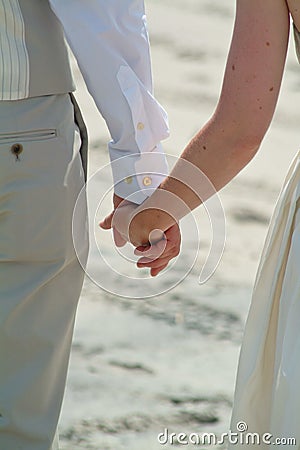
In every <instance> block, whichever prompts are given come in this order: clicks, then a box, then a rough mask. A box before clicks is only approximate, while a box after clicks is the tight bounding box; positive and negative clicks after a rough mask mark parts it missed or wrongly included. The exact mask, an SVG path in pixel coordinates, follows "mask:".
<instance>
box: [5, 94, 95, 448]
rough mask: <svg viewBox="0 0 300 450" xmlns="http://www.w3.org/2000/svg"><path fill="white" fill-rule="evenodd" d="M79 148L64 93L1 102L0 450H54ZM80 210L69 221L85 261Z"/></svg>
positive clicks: (74, 279)
mask: <svg viewBox="0 0 300 450" xmlns="http://www.w3.org/2000/svg"><path fill="white" fill-rule="evenodd" d="M79 148H80V138H79V134H78V131H76V125H75V122H74V107H73V104H72V102H71V98H70V96H69V95H68V94H64V95H53V96H45V97H36V98H31V99H26V100H20V101H11V102H7V101H2V102H0V449H1V450H19V449H20V450H50V449H56V448H57V447H56V445H54V444H53V440H54V439H56V438H55V432H56V428H57V422H58V418H59V413H60V409H61V403H62V398H63V393H64V388H65V381H66V373H67V367H68V361H69V354H70V346H71V340H72V333H73V326H74V319H75V313H76V308H77V302H78V298H79V295H80V291H81V287H82V283H83V276H84V271H83V269H82V267H81V266H80V264H79V263H78V260H77V256H76V254H75V251H74V247H73V239H72V213H73V208H74V205H75V202H76V199H77V196H78V194H79V192H80V190H81V188H82V187H83V186H84V171H83V168H82V162H81V157H80V153H79ZM85 207H86V205H82V219H80V220H82V223H80V224H78V223H77V224H76V229H77V237H76V238H77V239H81V242H80V245H79V247H78V248H79V249H80V251H82V252H83V253H84V254H86V253H87V245H88V239H87V223H86V209H85ZM78 230H79V232H78ZM80 230H81V232H80ZM77 246H78V243H77ZM52 444H53V446H52Z"/></svg>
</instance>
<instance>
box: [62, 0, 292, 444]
mask: <svg viewBox="0 0 300 450" xmlns="http://www.w3.org/2000/svg"><path fill="white" fill-rule="evenodd" d="M234 3H235V2H234V1H233V0H223V1H222V2H220V0H202V1H198V0H164V1H163V2H162V1H160V0H147V1H146V4H147V13H148V25H149V31H150V40H151V44H152V60H153V73H154V80H155V95H156V97H157V99H158V100H159V101H160V103H161V104H162V105H163V106H164V107H165V109H166V110H167V111H168V113H169V120H170V128H171V137H170V138H169V139H168V140H166V141H165V143H164V148H165V150H166V152H167V153H168V154H170V155H173V156H174V157H175V156H177V155H179V153H180V152H181V150H182V149H183V148H184V146H185V144H186V143H187V142H188V140H189V139H190V138H191V137H192V135H193V134H194V133H195V132H196V131H197V130H198V129H199V128H200V127H201V125H203V124H204V123H205V122H206V120H207V119H208V118H209V117H210V115H211V114H212V112H213V110H214V107H215V105H216V102H217V99H218V94H219V91H220V87H221V80H222V75H223V70H224V64H225V58H226V54H227V50H228V46H229V43H230V38H231V32H232V26H233V16H234ZM279 32H280V30H279ZM286 68H287V70H286V74H285V78H284V82H283V86H282V91H281V96H280V100H279V104H278V108H277V112H276V114H275V117H274V120H273V123H272V126H271V128H270V130H269V132H268V134H267V136H266V138H265V140H264V142H263V145H262V147H261V150H260V152H259V154H258V155H257V156H256V157H255V159H254V160H253V161H252V162H251V163H250V164H249V166H248V167H247V168H246V169H244V170H243V171H242V173H241V174H240V175H239V176H238V177H237V178H236V179H235V180H234V181H233V182H232V183H231V184H230V185H228V186H227V187H225V188H224V189H223V190H222V191H221V193H220V198H221V201H222V204H223V207H224V211H225V215H226V222H227V225H226V234H227V237H226V248H225V252H224V255H223V258H222V261H221V263H220V265H219V267H218V269H217V271H216V272H215V274H214V275H213V276H212V277H211V278H210V279H209V281H208V282H207V283H205V284H204V285H199V283H198V278H199V273H200V269H201V267H200V266H201V261H203V258H204V256H205V254H206V253H207V249H208V245H209V239H210V236H209V228H208V226H207V223H206V222H205V220H206V219H205V211H203V208H199V210H198V211H196V212H195V213H194V216H193V219H192V220H190V221H189V220H187V223H185V224H183V252H182V255H181V256H179V257H178V259H177V260H176V262H175V263H174V265H173V266H172V267H171V269H170V270H169V271H168V272H167V273H166V274H163V275H162V276H161V277H158V279H157V280H156V281H155V283H156V284H155V289H156V290H158V291H162V290H165V289H168V288H169V287H170V286H171V285H172V283H173V284H176V283H178V284H177V286H175V287H174V288H173V289H170V290H169V291H168V292H166V293H165V294H164V295H161V296H156V297H154V298H152V299H148V300H130V299H127V300H126V299H122V298H120V297H117V296H116V295H111V294H109V293H107V292H105V291H104V290H103V289H101V288H100V287H99V286H97V284H95V283H94V282H92V281H91V280H90V279H89V278H87V279H86V282H85V285H84V289H83V292H82V297H81V301H80V305H79V309H78V315H77V322H76V328H75V336H74V342H73V347H72V355H71V361H70V369H69V375H68V381H67V389H66V395H65V399H64V404H63V410H62V415H61V420H60V434H61V448H62V450H76V449H93V450H123V449H126V450H138V449H139V450H158V449H160V448H173V447H175V448H178V447H179V448H180V445H179V446H177V445H171V444H166V445H161V444H160V443H159V442H158V438H157V437H158V434H159V433H161V432H163V431H164V430H165V429H166V428H167V429H168V430H169V432H170V433H172V432H174V433H177V434H178V433H180V432H184V433H187V434H188V433H192V432H193V433H198V434H201V433H203V432H210V433H216V434H217V435H220V434H221V433H223V432H227V431H228V430H229V421H230V412H231V406H232V397H233V390H234V380H235V374H236V367H237V361H238V354H239V348H240V344H241V339H242V332H243V326H244V322H245V319H246V315H247V311H248V308H249V304H250V299H251V288H252V285H253V282H254V278H255V272H256V269H257V265H258V261H259V256H260V253H261V250H262V246H263V242H264V238H265V235H266V231H267V226H268V221H269V219H270V217H271V214H272V211H273V208H274V205H275V201H276V198H277V196H278V193H279V191H280V186H281V184H282V182H283V180H284V177H285V174H286V172H287V169H288V166H289V165H290V163H291V160H292V158H293V156H294V155H295V153H296V152H297V150H298V144H299V141H300V133H299V123H300V107H299V105H300V94H299V91H300V67H299V66H298V63H297V61H296V56H295V51H294V44H293V42H292V40H291V43H290V50H289V55H288V60H287V67H286ZM74 73H75V76H76V80H77V86H78V91H77V98H78V100H79V102H80V104H81V107H82V109H83V113H84V116H85V119H86V122H87V125H88V129H89V134H90V140H91V142H90V167H89V170H90V175H92V174H93V173H94V172H95V171H96V170H97V169H99V168H102V167H103V166H104V165H105V164H107V163H108V153H107V150H106V142H107V141H108V139H109V136H108V133H107V130H106V126H105V123H104V121H103V119H102V118H101V116H100V115H99V113H98V112H97V110H96V108H95V106H94V104H93V102H92V100H91V98H90V97H89V96H88V94H87V92H86V89H85V87H84V84H83V82H82V79H81V78H80V75H79V72H78V69H77V68H76V65H75V63H74ZM220 163H221V162H220ZM110 187H111V179H110V176H109V174H108V172H107V170H103V178H101V181H100V182H99V183H98V184H97V185H96V186H95V188H94V191H93V192H92V195H98V196H99V198H100V197H101V196H102V195H103V194H104V193H105V192H106V191H107V190H108V189H109V188H110ZM110 202H111V197H110V194H108V195H106V196H105V198H104V200H103V203H102V206H101V208H100V210H99V216H101V215H104V214H105V213H108V212H109V211H110ZM202 223H203V227H202ZM195 224H198V230H199V233H200V252H199V254H198V253H197V252H196V253H197V255H196V262H195V265H194V266H193V267H191V266H192V262H193V260H194V259H195V258H194V256H195V236H194V237H193V238H191V235H190V232H189V230H191V229H192V230H195ZM196 228H197V227H196ZM97 233H98V235H97V240H98V241H99V242H100V244H99V245H100V249H101V251H102V253H103V255H104V256H105V258H106V261H107V265H106V267H104V266H101V265H100V264H98V262H99V259H98V257H97V255H95V254H92V255H91V260H92V262H91V264H92V266H93V268H94V269H93V270H94V271H95V273H98V275H99V279H101V278H102V279H103V280H104V279H105V280H106V282H107V283H108V284H107V286H111V287H112V289H113V290H114V289H115V292H116V291H118V292H119V293H123V292H132V293H136V295H142V292H143V283H144V280H146V279H147V274H146V272H142V273H141V271H138V269H136V268H135V266H134V264H133V263H130V262H127V261H126V260H125V259H124V258H123V257H122V256H121V255H120V254H119V253H118V252H116V250H115V249H114V247H113V244H112V238H111V234H110V232H106V233H105V232H102V231H99V232H97ZM126 251H127V252H130V251H131V250H130V249H128V250H126ZM109 265H111V268H110V267H109ZM190 268H191V270H190V273H189V274H188V275H187V272H189V269H190ZM116 270H120V272H121V275H120V274H118V273H117V271H116ZM186 275H187V276H186ZM134 277H137V278H138V279H134ZM181 278H182V281H181V282H178V281H180V280H181ZM146 282H147V283H148V282H149V280H147V281H146ZM150 282H151V281H150ZM158 291H157V292H158ZM183 447H184V448H186V447H188V448H194V447H196V448H197V446H193V445H189V446H183ZM217 447H218V448H224V446H223V445H218V446H211V448H217ZM198 448H200V447H199V446H198ZM202 448H203V447H202Z"/></svg>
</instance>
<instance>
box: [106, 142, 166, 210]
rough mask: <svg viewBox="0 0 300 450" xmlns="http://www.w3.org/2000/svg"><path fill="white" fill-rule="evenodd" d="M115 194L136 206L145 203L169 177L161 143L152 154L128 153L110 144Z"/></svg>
mask: <svg viewBox="0 0 300 450" xmlns="http://www.w3.org/2000/svg"><path fill="white" fill-rule="evenodd" d="M109 153H110V160H111V169H112V174H113V181H114V192H115V194H116V195H118V196H119V197H121V198H124V199H127V200H128V201H131V202H133V203H136V204H141V203H143V202H144V201H145V200H146V199H147V198H148V197H149V196H150V195H152V194H153V192H154V191H155V189H156V188H157V187H158V186H159V184H160V183H161V182H162V181H163V180H164V178H165V177H166V176H167V175H168V173H169V170H168V163H167V160H166V156H165V153H164V152H163V149H162V145H161V144H160V143H159V144H158V145H156V146H155V147H154V149H153V150H152V151H151V152H143V153H128V155H126V156H123V155H124V150H121V151H118V150H117V149H116V148H111V147H110V144H109Z"/></svg>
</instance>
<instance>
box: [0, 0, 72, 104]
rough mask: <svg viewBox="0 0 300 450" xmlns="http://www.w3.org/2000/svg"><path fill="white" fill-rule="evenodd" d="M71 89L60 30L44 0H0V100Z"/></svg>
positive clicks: (69, 71) (64, 45)
mask: <svg viewBox="0 0 300 450" xmlns="http://www.w3.org/2000/svg"><path fill="white" fill-rule="evenodd" d="M73 90H74V83H73V80H72V74H71V69H70V64H69V58H68V51H67V47H66V44H65V40H64V34H63V30H62V27H61V24H60V22H59V21H58V20H57V18H56V16H55V14H54V13H53V12H52V10H51V8H50V5H49V3H48V0H0V100H18V99H24V98H28V97H37V96H42V95H50V94H62V93H67V92H71V91H73Z"/></svg>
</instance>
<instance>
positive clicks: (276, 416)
mask: <svg viewBox="0 0 300 450" xmlns="http://www.w3.org/2000/svg"><path fill="white" fill-rule="evenodd" d="M299 385H300V153H298V154H297V156H296V158H295V159H294V161H293V163H292V165H291V167H290V170H289V173H288V175H287V177H286V180H285V183H284V186H283V189H282V191H281V194H280V197H279V200H278V202H277V205H276V208H275V211H274V215H273V217H272V220H271V224H270V228H269V232H268V235H267V239H266V243H265V248H264V250H263V254H262V257H261V262H260V266H259V268H258V273H257V277H256V282H255V286H254V292H253V298H252V303H251V307H250V312H249V316H248V320H247V324H246V329H245V334H244V340H243V344H242V349H241V354H240V361H239V368H238V375H237V382H236V392H235V398H234V407H233V414H232V421H231V431H232V432H235V431H236V426H237V424H238V423H239V422H240V421H244V422H246V423H247V426H248V429H247V431H246V432H245V433H244V435H245V436H246V434H247V433H258V434H259V435H260V439H261V443H260V445H257V444H254V445H252V446H251V445H247V446H246V445H245V444H244V445H236V444H233V445H229V448H230V449H232V450H233V449H243V448H245V446H246V447H251V448H257V449H262V448H270V446H271V447H272V444H271V445H269V444H268V438H267V439H266V442H263V441H262V437H263V435H264V434H265V433H270V434H271V435H272V438H270V439H271V440H272V442H274V440H275V439H280V441H279V442H280V443H281V444H279V445H278V444H277V445H276V448H278V447H279V448H285V449H294V450H295V449H299V448H300V389H299ZM282 438H283V439H288V438H295V439H296V442H297V444H296V445H294V443H293V442H291V441H290V443H288V441H281V439H282ZM250 442H251V441H250ZM277 442H278V441H277ZM283 442H284V443H283ZM273 445H274V444H273Z"/></svg>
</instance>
